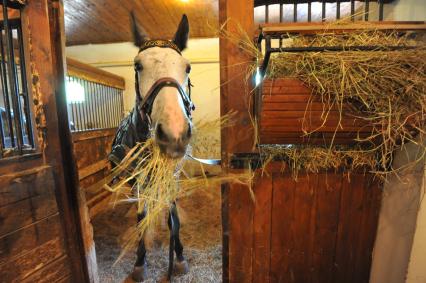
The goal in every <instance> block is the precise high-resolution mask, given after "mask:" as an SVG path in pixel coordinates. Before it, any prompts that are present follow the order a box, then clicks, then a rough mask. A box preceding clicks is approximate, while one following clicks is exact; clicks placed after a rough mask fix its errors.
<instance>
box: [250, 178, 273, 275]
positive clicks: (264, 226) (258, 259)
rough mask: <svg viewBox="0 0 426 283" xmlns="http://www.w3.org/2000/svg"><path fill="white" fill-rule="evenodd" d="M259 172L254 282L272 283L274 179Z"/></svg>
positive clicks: (255, 207) (255, 212)
mask: <svg viewBox="0 0 426 283" xmlns="http://www.w3.org/2000/svg"><path fill="white" fill-rule="evenodd" d="M261 174H262V171H261V170H258V171H257V179H256V182H255V183H254V184H253V190H254V193H255V196H256V202H255V204H254V217H253V238H254V239H253V245H254V246H253V282H259V283H268V282H270V277H269V271H270V259H271V258H270V253H271V243H270V241H271V210H272V178H271V177H270V176H267V175H266V174H265V175H264V176H261Z"/></svg>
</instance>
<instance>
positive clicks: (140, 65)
mask: <svg viewBox="0 0 426 283" xmlns="http://www.w3.org/2000/svg"><path fill="white" fill-rule="evenodd" d="M142 69H143V66H142V64H141V63H139V62H137V63H135V70H136V71H138V72H139V71H142Z"/></svg>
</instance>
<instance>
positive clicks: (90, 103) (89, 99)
mask: <svg viewBox="0 0 426 283" xmlns="http://www.w3.org/2000/svg"><path fill="white" fill-rule="evenodd" d="M85 82H86V87H87V106H88V109H89V120H90V130H91V129H93V128H94V127H95V121H94V119H93V117H94V116H93V101H92V100H93V99H92V98H93V93H92V88H91V82H90V81H85Z"/></svg>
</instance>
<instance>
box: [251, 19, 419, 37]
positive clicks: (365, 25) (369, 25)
mask: <svg viewBox="0 0 426 283" xmlns="http://www.w3.org/2000/svg"><path fill="white" fill-rule="evenodd" d="M259 27H260V30H261V32H263V34H275V33H285V32H295V33H308V34H315V33H323V32H345V31H352V30H365V29H371V30H400V31H408V30H426V24H425V22H423V21H418V22H395V21H389V22H356V23H354V22H350V23H348V24H341V25H330V23H285V24H284V23H275V24H261V25H260V26H259Z"/></svg>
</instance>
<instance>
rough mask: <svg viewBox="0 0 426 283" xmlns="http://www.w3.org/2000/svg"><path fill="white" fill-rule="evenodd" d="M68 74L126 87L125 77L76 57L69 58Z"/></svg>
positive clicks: (121, 87) (108, 84) (113, 85)
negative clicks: (78, 59) (83, 61)
mask: <svg viewBox="0 0 426 283" xmlns="http://www.w3.org/2000/svg"><path fill="white" fill-rule="evenodd" d="M67 74H68V76H74V77H78V78H81V79H83V80H87V81H91V82H95V83H99V84H103V85H107V86H111V87H115V88H119V89H123V90H124V89H125V80H124V78H123V77H120V76H117V75H114V74H112V73H110V72H107V71H104V70H101V69H99V68H96V67H93V66H90V65H88V64H85V63H82V62H80V61H77V60H75V59H71V58H67Z"/></svg>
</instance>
